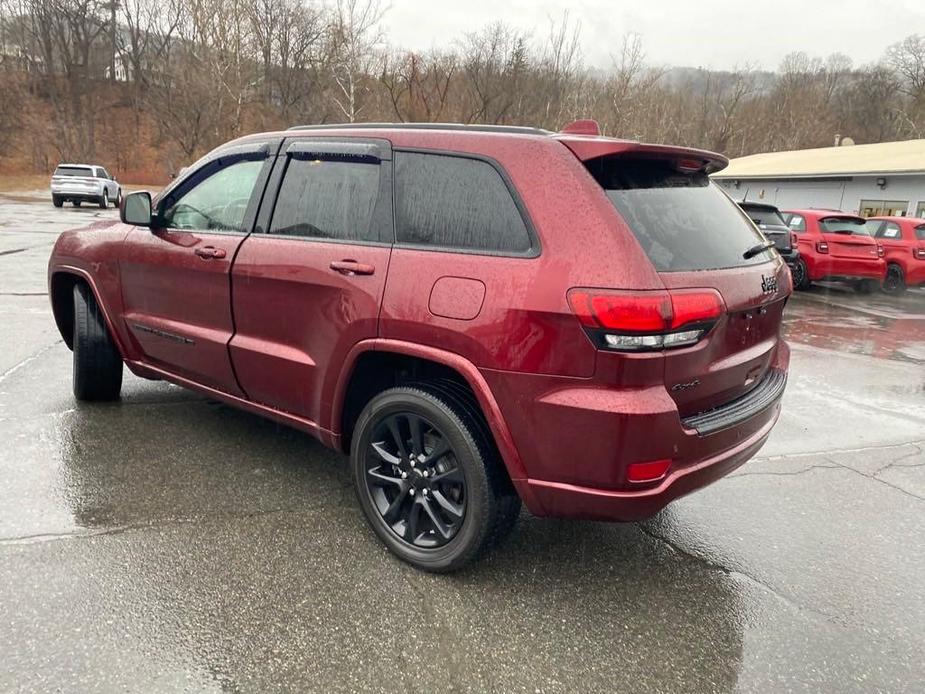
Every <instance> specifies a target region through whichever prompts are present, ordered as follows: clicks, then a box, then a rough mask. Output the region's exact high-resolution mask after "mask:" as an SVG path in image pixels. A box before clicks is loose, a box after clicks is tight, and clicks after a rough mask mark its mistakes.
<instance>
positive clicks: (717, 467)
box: [49, 124, 791, 571]
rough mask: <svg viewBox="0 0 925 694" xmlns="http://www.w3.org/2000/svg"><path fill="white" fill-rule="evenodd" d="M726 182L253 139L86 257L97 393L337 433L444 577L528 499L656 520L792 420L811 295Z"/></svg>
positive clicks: (74, 245)
mask: <svg viewBox="0 0 925 694" xmlns="http://www.w3.org/2000/svg"><path fill="white" fill-rule="evenodd" d="M582 130H583V131H587V130H588V127H587V124H585V126H584V127H583V128H582ZM726 163H727V162H726V160H725V159H724V158H723V157H721V156H719V155H716V154H712V153H709V152H703V151H696V150H690V149H682V148H677V147H665V146H656V145H646V144H639V143H636V142H628V141H624V140H616V139H610V138H604V137H599V136H594V135H589V134H573V133H569V132H565V133H560V134H556V133H550V132H547V131H543V130H534V129H525V128H509V127H466V126H433V125H427V126H413V125H412V126H407V125H406V126H392V125H373V126H365V127H364V126H339V127H334V128H331V127H314V128H313V127H302V128H297V129H294V130H290V131H287V132H276V133H267V134H262V135H253V136H249V137H245V138H242V139H239V140H236V141H234V142H231V143H229V144H228V145H225V146H223V147H220V148H219V149H217V150H216V151H214V152H212V153H211V154H209V155H207V156H206V157H204V158H203V159H202V160H200V161H199V162H197V163H196V164H194V165H193V166H191V167H190V168H189V169H188V170H187V171H185V172H184V174H183V176H182V177H180V178H179V179H178V180H176V181H175V182H173V183H172V184H171V186H170V187H168V188H167V189H166V190H164V191H163V192H162V193H161V194H160V195H159V196H157V197H156V198H154V199H153V200H152V198H151V196H150V195H149V194H147V193H134V194H132V195H128V196H126V197H125V200H124V202H123V205H122V208H121V216H122V221H121V223H117V222H113V223H98V224H96V225H95V226H92V227H89V228H87V229H84V230H76V231H69V232H66V233H64V234H62V235H61V237H60V238H59V240H58V242H57V244H56V245H55V249H54V252H53V254H52V256H51V260H50V263H49V283H50V295H51V301H52V306H53V308H54V315H55V320H56V321H57V324H58V327H59V329H60V331H61V334H62V336H63V337H64V340H65V341H66V342H67V344H68V345H69V346H70V347H71V348H72V349H73V351H74V380H73V387H74V393H75V395H76V397H77V398H78V399H81V400H110V399H114V398H117V397H118V395H119V391H120V387H121V379H122V364H123V363H125V364H126V365H127V366H128V368H129V369H130V370H131V371H132V372H134V373H135V374H137V375H139V376H143V377H146V378H155V379H166V380H169V381H172V382H174V383H177V384H180V385H183V386H186V387H189V388H192V389H194V390H198V391H200V392H202V393H205V394H207V395H209V396H210V397H212V398H216V399H218V400H221V401H224V402H226V403H230V404H232V405H235V406H238V407H241V408H243V409H245V410H248V411H250V412H254V413H257V414H261V415H265V416H268V417H271V418H273V419H276V420H277V421H280V422H284V423H286V424H290V425H292V426H295V427H297V428H300V429H302V430H304V431H306V432H308V433H310V434H313V435H314V436H316V437H318V438H319V439H320V440H321V441H322V442H324V443H325V444H327V445H329V446H331V447H333V448H336V449H338V450H341V451H343V452H345V453H349V455H350V460H351V469H352V472H353V478H354V480H355V487H356V493H357V496H358V498H359V501H360V505H361V507H362V509H363V511H364V513H365V514H366V517H367V519H368V521H369V523H370V525H371V526H372V528H373V529H374V530H375V532H376V533H377V534H378V536H379V537H380V538H381V539H382V541H383V542H384V543H385V544H386V545H387V546H388V547H389V549H391V550H392V551H393V552H394V553H395V554H397V555H398V556H399V557H401V558H402V559H404V560H406V561H408V562H411V563H412V564H414V565H416V566H418V567H420V568H422V569H426V570H430V571H449V570H453V569H456V568H458V567H460V566H462V565H463V564H465V563H466V562H468V561H470V560H471V559H473V558H474V557H475V556H477V555H478V554H479V552H480V551H481V550H483V549H484V548H486V547H487V546H489V545H490V544H492V543H493V542H494V541H496V540H498V539H499V538H501V537H502V536H503V535H504V534H505V533H506V532H507V531H508V530H509V529H510V528H511V527H512V525H513V523H514V521H515V520H516V517H517V515H518V511H519V508H520V505H521V501H523V503H525V504H526V506H527V508H528V509H529V510H530V511H532V512H533V513H534V514H537V515H540V516H563V517H571V518H594V519H604V520H615V521H631V520H636V519H641V518H645V517H647V516H651V515H652V514H654V513H656V512H657V511H658V510H660V509H661V508H662V507H664V506H665V505H666V504H667V503H668V502H670V501H671V500H673V499H676V498H677V497H679V496H681V495H682V494H686V493H688V492H691V491H693V490H695V489H697V488H698V487H702V486H704V485H706V484H708V483H710V482H712V481H714V480H716V479H718V478H720V477H721V476H723V475H725V474H727V473H728V472H730V471H731V470H733V469H735V468H736V467H738V466H739V465H741V464H742V463H744V462H745V461H746V460H748V459H749V458H750V457H751V456H752V455H754V453H755V452H756V451H757V450H758V449H759V448H760V447H761V446H762V444H763V443H764V441H765V440H766V439H767V437H768V434H769V433H770V431H771V428H772V427H773V426H774V423H775V421H776V420H777V417H778V414H779V411H780V400H781V396H782V394H783V391H784V386H785V382H786V376H787V368H788V363H789V349H788V347H787V345H786V343H785V342H784V341H783V340H782V339H781V313H782V311H783V308H784V304H785V302H786V300H787V298H788V296H789V294H790V290H791V287H790V284H789V277H790V275H789V272H788V271H787V269H786V266H785V265H784V262H783V261H782V260H781V258H780V256H779V255H778V253H777V252H776V251H775V250H774V249H773V247H769V243H768V241H767V240H766V239H765V238H764V237H763V236H762V235H761V234H760V232H758V230H757V229H756V228H755V227H754V225H752V224H751V223H749V221H748V219H747V218H746V217H745V216H744V215H743V214H742V212H741V211H740V210H739V208H738V207H737V206H736V204H735V203H734V202H732V201H731V200H730V199H729V198H728V197H727V196H726V195H725V194H724V193H722V192H721V191H720V190H719V189H718V188H717V187H716V186H715V185H714V184H712V183H711V182H710V179H709V173H710V172H712V171H716V170H719V169H721V168H722V167H724V166H725V165H726Z"/></svg>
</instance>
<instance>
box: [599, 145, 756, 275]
mask: <svg viewBox="0 0 925 694" xmlns="http://www.w3.org/2000/svg"><path fill="white" fill-rule="evenodd" d="M586 165H587V166H588V170H589V171H590V172H591V173H592V174H593V175H594V177H595V178H596V179H597V181H598V183H600V184H601V186H602V187H603V188H604V192H605V193H606V194H607V197H608V199H609V200H610V201H611V202H612V203H613V205H614V207H616V208H617V210H618V211H619V213H620V215H621V216H622V217H623V219H624V220H626V223H627V224H628V225H629V227H630V229H631V230H632V232H633V234H635V236H636V239H637V240H638V241H639V243H640V245H641V246H642V248H643V250H645V252H646V255H648V256H649V260H651V261H652V264H653V265H654V266H655V269H656V270H660V271H664V272H677V271H685V270H710V269H718V268H730V267H740V266H743V265H756V264H758V263H763V262H766V261H767V260H769V259H770V258H772V257H773V252H772V251H770V250H765V251H763V252H758V253H756V254H754V255H750V256H749V257H748V258H746V257H745V254H746V251H748V250H750V249H753V248H754V247H755V246H756V245H758V244H762V243H765V238H764V237H763V236H762V235H761V234H760V233H759V232H758V231H757V230H756V229H755V228H754V227H753V226H752V225H751V224H749V223H748V220H747V218H746V217H745V215H744V214H743V213H742V211H741V210H740V209H739V206H738V205H736V204H735V203H734V202H733V201H732V200H730V199H729V197H728V196H727V195H726V194H725V193H723V192H722V191H721V190H719V188H718V187H717V186H716V185H715V184H713V183H711V182H710V179H709V177H708V176H706V175H705V174H703V173H694V174H688V173H682V172H679V171H677V170H676V169H675V168H674V167H672V166H671V165H670V164H669V163H668V162H665V161H661V160H644V159H640V160H633V159H622V158H618V157H605V158H602V159H597V160H591V161H589V162H587V163H586Z"/></svg>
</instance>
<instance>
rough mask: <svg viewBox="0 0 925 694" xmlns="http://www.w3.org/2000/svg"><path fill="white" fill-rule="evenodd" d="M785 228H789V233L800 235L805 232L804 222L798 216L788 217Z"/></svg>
mask: <svg viewBox="0 0 925 694" xmlns="http://www.w3.org/2000/svg"><path fill="white" fill-rule="evenodd" d="M787 226H789V227H790V230H791V231H795V232H797V233H798V234H801V233H803V232H804V231H806V220H805V219H804V218H803V217H801V216H800V215H798V214H794V215H790V219H789V221H788V222H787Z"/></svg>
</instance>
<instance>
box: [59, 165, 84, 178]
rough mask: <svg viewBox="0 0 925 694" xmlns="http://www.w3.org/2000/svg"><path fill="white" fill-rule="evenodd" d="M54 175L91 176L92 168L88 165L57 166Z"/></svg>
mask: <svg viewBox="0 0 925 694" xmlns="http://www.w3.org/2000/svg"><path fill="white" fill-rule="evenodd" d="M54 175H55V176H86V177H87V178H93V169H91V168H90V167H89V166H59V167H58V168H57V169H55V173H54Z"/></svg>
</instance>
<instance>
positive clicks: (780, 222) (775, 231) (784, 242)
mask: <svg viewBox="0 0 925 694" xmlns="http://www.w3.org/2000/svg"><path fill="white" fill-rule="evenodd" d="M739 207H741V208H742V211H743V212H745V214H747V215H748V216H749V218H750V219H751V220H752V221H753V222H754V223H755V226H757V227H758V228H759V229H760V230H761V232H762V233H763V234H764V235H765V236H767V237H768V241H773V242H774V247H775V248H777V252H778V253H780V254H781V257H782V258H783V259H784V260H785V261H786V263H787V265H789V266H790V268H791V269H793V265H794V264H795V263H796V262H797V259H799V257H800V252H799V251H798V250H797V249H796V247H795V246H794V245H793V236H792V234H793V232H792V231H791V230H790V227H789V226H787V222H785V221H784V218H783V216H782V215H781V213H780V210H778V209H777V208H776V207H775V206H774V205H769V204H768V203H765V202H744V201H743V202H740V203H739Z"/></svg>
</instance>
